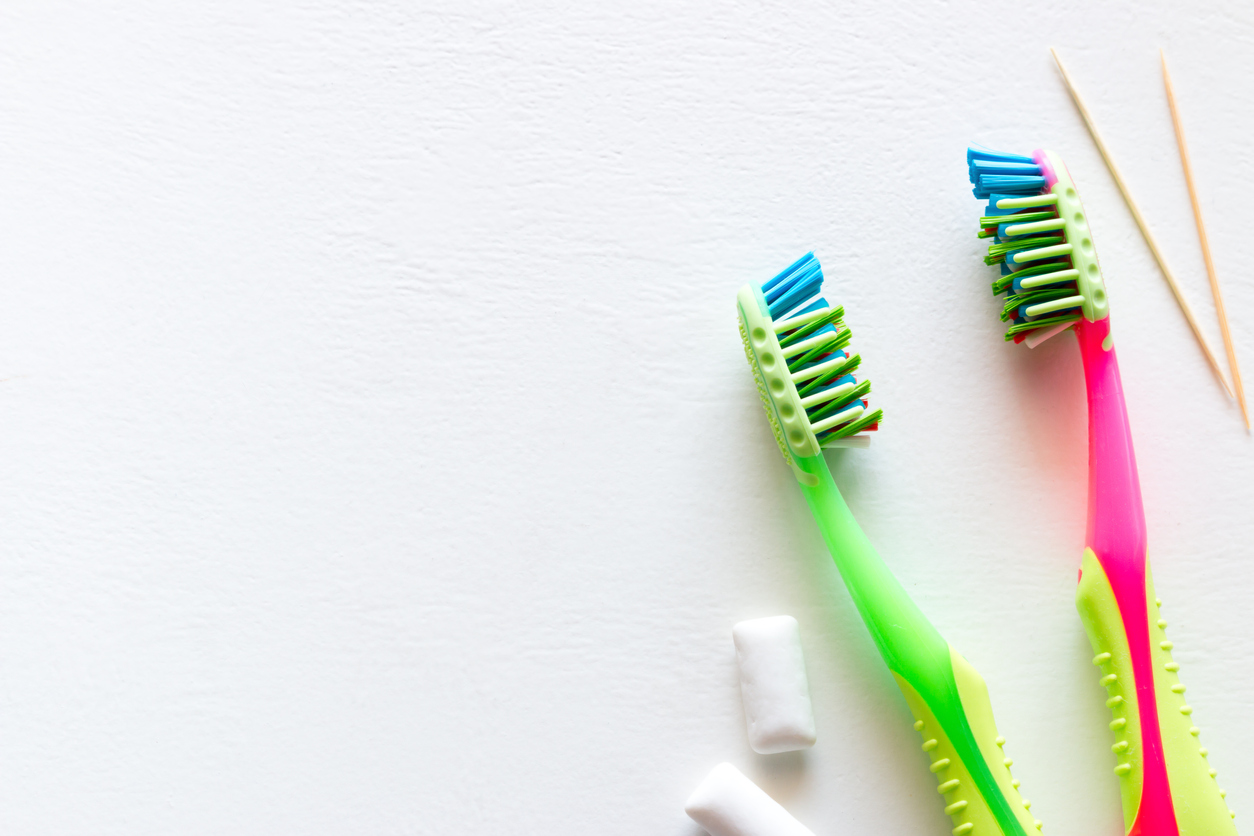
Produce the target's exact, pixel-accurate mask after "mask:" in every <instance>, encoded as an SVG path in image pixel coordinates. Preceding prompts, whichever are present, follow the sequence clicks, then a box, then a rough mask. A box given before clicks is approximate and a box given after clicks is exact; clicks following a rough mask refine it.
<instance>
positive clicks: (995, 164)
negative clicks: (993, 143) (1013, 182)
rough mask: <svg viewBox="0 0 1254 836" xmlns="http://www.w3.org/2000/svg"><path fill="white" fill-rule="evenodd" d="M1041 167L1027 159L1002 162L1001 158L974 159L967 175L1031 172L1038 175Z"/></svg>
mask: <svg viewBox="0 0 1254 836" xmlns="http://www.w3.org/2000/svg"><path fill="white" fill-rule="evenodd" d="M1040 173H1041V167H1040V166H1039V165H1037V164H1036V163H1034V162H1032V161H1031V160H1028V161H1027V162H1002V161H1001V160H976V161H975V162H973V163H971V167H970V172H969V176H972V177H978V176H982V175H985V174H1031V175H1033V176H1040Z"/></svg>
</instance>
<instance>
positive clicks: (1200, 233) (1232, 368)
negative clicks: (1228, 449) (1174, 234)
mask: <svg viewBox="0 0 1254 836" xmlns="http://www.w3.org/2000/svg"><path fill="white" fill-rule="evenodd" d="M1158 56H1159V57H1160V58H1161V59H1162V62H1163V84H1164V86H1166V88H1167V104H1168V105H1169V106H1170V107H1171V123H1172V124H1173V125H1174V126H1175V129H1176V144H1178V145H1179V146H1180V164H1181V165H1182V166H1184V181H1185V182H1186V183H1188V184H1189V200H1190V201H1191V202H1192V203H1193V219H1194V220H1195V221H1197V237H1198V240H1200V241H1201V242H1202V258H1204V259H1205V260H1206V275H1207V277H1209V278H1210V292H1211V293H1212V294H1214V296H1215V312H1216V313H1218V314H1219V330H1220V332H1222V333H1223V335H1224V349H1225V350H1226V351H1227V352H1228V371H1229V372H1230V373H1231V374H1232V385H1233V386H1234V387H1235V388H1236V390H1237V403H1239V404H1240V405H1241V417H1242V418H1244V419H1245V428H1246V429H1247V430H1248V429H1250V412H1249V409H1248V408H1247V407H1246V405H1245V386H1243V385H1242V384H1241V369H1240V367H1239V366H1238V365H1237V352H1236V349H1235V348H1233V347H1232V331H1231V329H1230V328H1229V327H1228V311H1227V309H1226V308H1225V307H1224V295H1223V293H1222V292H1221V291H1220V290H1219V275H1218V274H1217V273H1216V272H1215V259H1214V258H1213V257H1212V256H1211V253H1210V239H1209V238H1208V237H1207V236H1206V224H1205V223H1204V222H1203V221H1202V204H1201V202H1200V201H1198V199H1197V185H1196V184H1195V183H1194V182H1193V163H1192V161H1191V160H1190V159H1189V146H1188V144H1187V143H1186V142H1185V141H1184V123H1183V122H1181V121H1180V109H1179V108H1178V107H1177V106H1176V91H1175V89H1174V88H1173V87H1172V85H1171V73H1169V72H1168V71H1167V56H1166V55H1164V54H1163V51H1162V50H1161V49H1160V50H1158Z"/></svg>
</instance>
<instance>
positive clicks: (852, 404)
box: [736, 253, 883, 484]
mask: <svg viewBox="0 0 1254 836" xmlns="http://www.w3.org/2000/svg"><path fill="white" fill-rule="evenodd" d="M822 286H823V270H822V268H821V267H820V266H819V261H818V259H817V258H815V257H814V253H806V254H805V255H804V256H802V257H801V258H800V259H798V260H797V261H796V262H795V263H794V264H792V265H791V266H790V267H788V268H787V269H786V270H784V271H783V272H782V273H780V274H779V275H778V276H776V277H775V278H773V279H771V280H770V281H769V282H767V283H766V284H764V285H762V286H761V287H757V286H754V285H745V286H744V287H742V288H741V289H740V292H739V293H738V294H737V295H736V302H737V307H738V308H739V311H740V337H741V339H742V340H743V341H744V345H745V356H746V357H747V358H748V359H749V367H750V368H751V369H752V370H753V376H754V379H756V380H757V384H758V394H759V395H760V396H761V398H762V406H763V407H764V408H765V409H766V416H767V419H768V420H769V421H770V423H771V429H772V430H773V431H774V433H775V441H776V442H777V443H778V444H779V449H780V452H781V453H783V454H784V460H785V461H786V462H788V464H789V465H791V466H792V468H793V470H794V472H795V473H796V474H797V478H798V479H799V480H801V481H802V482H805V483H807V484H809V480H810V479H811V478H813V477H812V476H811V475H810V474H808V473H805V472H804V471H802V470H801V468H799V467H798V465H797V462H796V459H797V458H807V457H811V456H818V455H820V454H821V452H822V449H823V448H824V447H840V446H844V447H865V446H866V445H867V444H868V443H869V441H870V437H869V436H866V435H861V433H864V432H868V431H871V430H875V429H877V428H878V427H879V422H880V419H881V418H882V417H883V410H881V409H876V410H870V409H869V408H868V404H867V401H866V396H867V394H868V393H869V392H870V391H871V382H870V381H869V380H863V381H861V382H859V381H858V379H857V378H856V377H855V376H854V372H856V371H857V369H858V366H859V365H860V364H861V362H862V358H861V357H860V356H858V355H857V354H853V353H851V351H850V349H849V338H850V333H849V329H848V328H847V327H846V326H845V324H844V322H843V320H842V317H843V316H844V315H845V309H844V308H842V307H839V306H837V307H832V306H831V305H830V304H828V302H827V300H826V299H824V298H823V296H822V295H821V291H822Z"/></svg>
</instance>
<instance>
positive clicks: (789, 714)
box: [732, 615, 815, 755]
mask: <svg viewBox="0 0 1254 836" xmlns="http://www.w3.org/2000/svg"><path fill="white" fill-rule="evenodd" d="M732 639H733V641H734V642H735V645H736V668H737V670H739V671H740V701H741V705H743V706H744V710H745V727H746V731H747V734H748V738H749V746H750V747H752V748H753V751H755V752H757V753H758V754H762V755H777V754H780V753H782V752H796V751H798V750H801V749H809V748H810V747H811V746H813V745H814V741H815V728H814V706H813V704H812V703H811V702H810V684H809V681H808V680H807V679H806V660H805V654H804V653H803V652H802V650H801V630H800V628H799V627H798V626H797V619H795V618H793V617H792V616H791V615H772V616H767V617H765V618H751V619H749V620H748V621H741V622H740V623H739V624H737V625H736V626H735V627H733V628H732Z"/></svg>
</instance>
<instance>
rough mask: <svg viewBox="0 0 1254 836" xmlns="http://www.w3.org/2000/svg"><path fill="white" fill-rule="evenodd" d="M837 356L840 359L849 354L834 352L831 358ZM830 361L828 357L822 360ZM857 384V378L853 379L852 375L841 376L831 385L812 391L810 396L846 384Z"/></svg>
mask: <svg viewBox="0 0 1254 836" xmlns="http://www.w3.org/2000/svg"><path fill="white" fill-rule="evenodd" d="M837 354H839V355H841V356H842V357H848V356H849V354H848V353H846V352H844V351H834V352H832V356H833V357H834V356H835V355H837ZM830 359H831V358H830V357H826V358H824V360H830ZM857 382H858V381H857V378H855V377H854V376H853V375H851V374H847V375H842V376H841V377H838V378H836V379H835V380H833V381H832V382H831V383H829V384H827V385H826V386H820V387H819V388H818V389H815V390H814V391H813V392H811V393H810V394H811V395H814V394H818V393H819V392H826V391H827V390H828V389H834V388H836V387H837V386H843V385H844V384H846V383H857Z"/></svg>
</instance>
